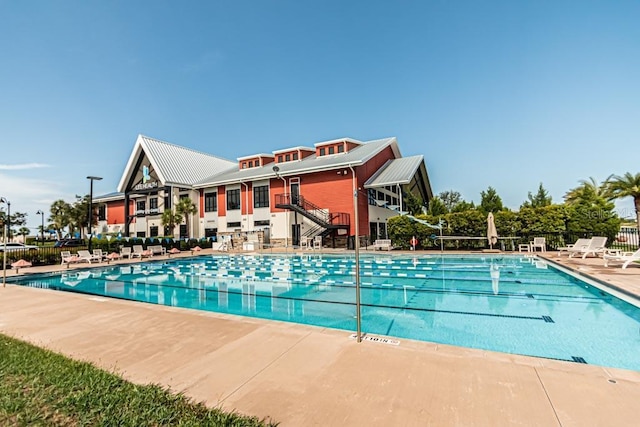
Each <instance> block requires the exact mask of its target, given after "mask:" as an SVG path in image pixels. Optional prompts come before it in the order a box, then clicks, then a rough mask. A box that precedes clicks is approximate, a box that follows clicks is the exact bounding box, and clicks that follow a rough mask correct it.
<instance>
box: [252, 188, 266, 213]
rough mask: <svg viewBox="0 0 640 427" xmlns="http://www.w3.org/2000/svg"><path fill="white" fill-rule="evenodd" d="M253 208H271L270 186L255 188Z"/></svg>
mask: <svg viewBox="0 0 640 427" xmlns="http://www.w3.org/2000/svg"><path fill="white" fill-rule="evenodd" d="M253 207H254V208H268V207H269V186H268V185H261V186H259V187H253Z"/></svg>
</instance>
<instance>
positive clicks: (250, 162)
mask: <svg viewBox="0 0 640 427" xmlns="http://www.w3.org/2000/svg"><path fill="white" fill-rule="evenodd" d="M249 167H250V168H252V167H253V160H250V161H249Z"/></svg>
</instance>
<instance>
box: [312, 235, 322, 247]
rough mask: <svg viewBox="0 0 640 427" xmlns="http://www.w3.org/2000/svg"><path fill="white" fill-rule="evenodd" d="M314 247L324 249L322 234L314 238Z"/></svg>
mask: <svg viewBox="0 0 640 427" xmlns="http://www.w3.org/2000/svg"><path fill="white" fill-rule="evenodd" d="M313 249H314V250H315V249H318V250H320V249H322V236H315V237H314V238H313Z"/></svg>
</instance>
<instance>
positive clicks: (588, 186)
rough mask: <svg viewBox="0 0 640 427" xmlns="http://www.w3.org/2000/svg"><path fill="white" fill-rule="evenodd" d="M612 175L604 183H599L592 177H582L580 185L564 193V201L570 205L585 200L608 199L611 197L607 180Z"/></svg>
mask: <svg viewBox="0 0 640 427" xmlns="http://www.w3.org/2000/svg"><path fill="white" fill-rule="evenodd" d="M609 179H611V177H609V178H607V179H606V180H605V181H604V182H603V183H602V184H599V183H598V181H596V179H595V178H593V177H590V178H589V179H588V180H586V179H581V180H580V181H579V182H580V185H578V186H577V187H575V188H572V189H571V190H569V191H568V192H567V193H566V194H565V195H564V201H565V203H566V204H568V205H573V204H575V203H579V202H580V201H583V200H595V199H599V198H602V199H607V198H609V194H608V189H607V182H608V180H609Z"/></svg>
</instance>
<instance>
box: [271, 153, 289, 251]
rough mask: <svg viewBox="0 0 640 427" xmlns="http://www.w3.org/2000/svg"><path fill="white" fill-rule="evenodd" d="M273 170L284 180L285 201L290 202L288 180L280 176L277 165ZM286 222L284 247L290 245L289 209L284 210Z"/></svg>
mask: <svg viewBox="0 0 640 427" xmlns="http://www.w3.org/2000/svg"><path fill="white" fill-rule="evenodd" d="M271 169H272V170H273V172H274V173H275V174H276V178H280V179H281V180H282V185H283V188H284V199H285V202H287V203H290V201H289V194H288V193H287V180H286V179H284V178H283V177H281V176H280V174H279V173H278V172H280V168H279V167H278V166H277V165H274V166H273V167H272V168H271ZM284 217H285V222H286V223H287V224H286V225H285V227H284V247H285V248H286V247H288V246H289V210H286V211H285V212H284Z"/></svg>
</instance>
